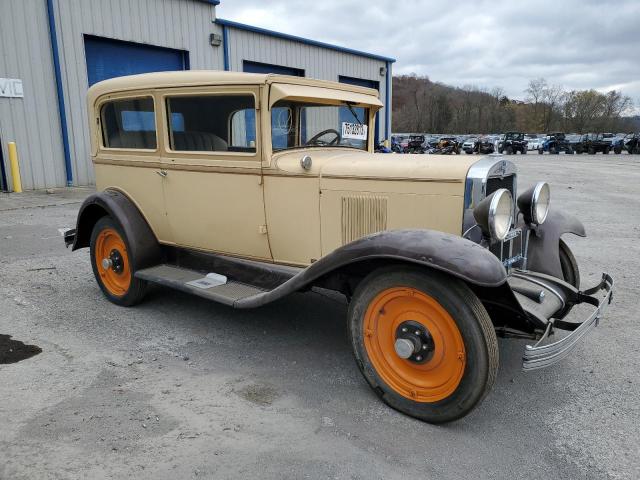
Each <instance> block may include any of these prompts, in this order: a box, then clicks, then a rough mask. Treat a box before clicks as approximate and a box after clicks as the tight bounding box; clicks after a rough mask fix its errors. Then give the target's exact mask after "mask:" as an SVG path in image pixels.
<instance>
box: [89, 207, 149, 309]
mask: <svg viewBox="0 0 640 480" xmlns="http://www.w3.org/2000/svg"><path fill="white" fill-rule="evenodd" d="M90 251H91V267H92V268H93V274H94V276H95V277H96V281H97V282H98V285H99V286H100V289H101V290H102V292H103V293H104V295H105V296H106V297H107V298H108V299H109V300H110V301H111V302H113V303H115V304H117V305H122V306H131V305H135V304H136V303H139V302H140V301H141V300H142V298H143V297H144V294H145V291H146V286H147V283H146V282H145V281H143V280H139V279H137V278H135V277H134V273H135V272H134V269H133V264H132V261H131V256H130V251H131V250H130V248H129V243H128V240H127V238H126V236H125V234H124V233H123V231H122V228H121V227H120V225H119V224H118V223H117V222H115V221H114V220H113V219H112V218H111V217H102V218H101V219H100V220H98V222H96V224H95V226H94V227H93V231H92V232H91V243H90Z"/></svg>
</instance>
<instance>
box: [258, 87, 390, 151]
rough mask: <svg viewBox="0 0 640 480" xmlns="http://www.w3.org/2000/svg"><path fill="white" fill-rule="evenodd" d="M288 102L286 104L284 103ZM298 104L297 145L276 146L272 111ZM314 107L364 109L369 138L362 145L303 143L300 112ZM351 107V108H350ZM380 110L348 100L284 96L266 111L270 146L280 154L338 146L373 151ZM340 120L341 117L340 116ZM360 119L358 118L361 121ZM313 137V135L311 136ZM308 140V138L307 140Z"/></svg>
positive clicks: (295, 120) (296, 110)
mask: <svg viewBox="0 0 640 480" xmlns="http://www.w3.org/2000/svg"><path fill="white" fill-rule="evenodd" d="M283 104H286V105H283ZM289 105H296V108H295V109H293V111H292V113H293V120H292V122H293V121H294V122H295V123H296V127H295V130H296V133H295V135H296V145H295V146H291V147H284V148H280V147H276V146H275V145H274V143H273V138H274V136H273V128H274V126H273V124H272V111H273V109H274V108H279V107H283V106H289ZM305 107H307V108H312V107H335V108H341V107H343V108H345V109H347V111H350V110H351V109H364V119H363V121H362V123H361V124H362V125H366V126H367V140H366V141H365V144H364V145H363V146H362V147H357V146H353V145H348V144H340V145H338V144H336V145H329V144H327V145H322V144H310V145H306V144H303V143H302V134H303V129H302V126H301V120H302V115H300V112H301V111H302V109H303V108H305ZM349 107H351V108H349ZM377 112H378V108H376V106H374V105H369V104H362V103H355V102H349V101H346V100H337V101H336V100H327V99H321V98H317V99H316V98H305V99H296V98H286V97H285V98H282V99H280V100H278V101H277V102H275V103H273V104H272V105H271V106H270V107H269V109H268V110H267V112H266V120H267V124H268V129H266V131H265V133H267V134H268V137H269V146H270V147H271V153H272V154H278V153H283V152H288V151H292V150H304V149H317V148H336V149H351V150H356V151H358V152H372V151H373V143H374V138H375V131H374V129H375V115H376V113H377ZM338 120H339V118H338ZM353 120H354V122H353V123H355V120H356V119H355V118H354V119H353ZM359 120H360V119H358V121H359ZM311 138H312V137H311ZM307 141H308V140H307Z"/></svg>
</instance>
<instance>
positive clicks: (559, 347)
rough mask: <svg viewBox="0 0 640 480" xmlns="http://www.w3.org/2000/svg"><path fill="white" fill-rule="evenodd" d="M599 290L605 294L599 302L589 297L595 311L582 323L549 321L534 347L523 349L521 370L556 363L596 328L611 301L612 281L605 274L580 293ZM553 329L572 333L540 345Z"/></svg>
mask: <svg viewBox="0 0 640 480" xmlns="http://www.w3.org/2000/svg"><path fill="white" fill-rule="evenodd" d="M601 290H604V291H605V292H606V294H605V296H604V297H603V298H602V299H600V300H597V299H595V298H593V297H591V299H592V300H593V302H589V303H594V305H595V306H596V309H595V310H594V311H593V313H591V315H590V316H589V317H588V318H587V319H586V320H584V321H583V322H581V323H568V322H564V321H561V320H554V319H551V320H549V324H548V325H547V329H546V330H545V332H544V334H543V335H542V337H541V338H540V340H539V341H538V342H537V343H536V344H535V345H527V346H526V347H525V350H524V356H523V357H522V370H524V371H525V372H528V371H530V370H537V369H539V368H545V367H549V366H551V365H554V364H556V363H558V362H559V361H561V360H562V359H564V358H566V357H567V356H568V355H569V354H570V353H571V351H572V350H573V349H574V348H575V346H576V345H577V344H578V342H579V341H580V339H581V338H582V337H584V336H585V334H586V333H587V332H589V331H591V330H592V329H594V328H595V327H597V326H598V323H599V322H600V318H602V314H603V312H604V309H605V308H606V306H607V305H609V304H610V303H611V300H612V299H613V279H612V278H611V276H610V275H608V274H606V273H605V274H603V275H602V281H601V282H600V284H599V285H597V286H596V287H593V288H590V289H588V290H585V291H584V292H581V294H582V295H585V296H591V295H593V294H595V293H597V292H599V291H601ZM554 327H556V328H562V329H565V330H572V331H571V333H569V334H568V335H567V336H565V337H563V338H561V339H560V340H558V341H556V342H553V343H548V344H545V345H541V344H542V343H543V342H544V341H545V340H546V339H547V338H549V335H550V334H552V333H553V331H554Z"/></svg>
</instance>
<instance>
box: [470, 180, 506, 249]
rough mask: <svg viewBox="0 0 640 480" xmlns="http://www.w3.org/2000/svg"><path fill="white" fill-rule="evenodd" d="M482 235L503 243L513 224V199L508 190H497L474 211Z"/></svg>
mask: <svg viewBox="0 0 640 480" xmlns="http://www.w3.org/2000/svg"><path fill="white" fill-rule="evenodd" d="M473 216H474V218H475V219H476V222H478V225H480V228H481V229H482V233H484V234H485V236H488V237H489V238H491V239H492V240H498V241H502V240H504V238H505V237H506V236H507V234H508V233H509V230H511V224H512V223H513V197H512V196H511V193H510V192H509V190H507V189H506V188H501V189H500V190H496V191H495V192H493V193H492V194H491V195H489V196H488V197H487V198H485V199H484V200H482V201H481V202H480V203H479V204H478V206H477V207H476V208H474V210H473Z"/></svg>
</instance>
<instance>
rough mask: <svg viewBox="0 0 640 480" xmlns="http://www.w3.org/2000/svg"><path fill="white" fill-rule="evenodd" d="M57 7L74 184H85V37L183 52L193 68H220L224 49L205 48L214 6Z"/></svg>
mask: <svg viewBox="0 0 640 480" xmlns="http://www.w3.org/2000/svg"><path fill="white" fill-rule="evenodd" d="M55 7H56V8H55V16H56V26H57V30H58V41H59V48H60V62H61V65H62V67H61V68H62V80H63V84H64V91H65V101H66V105H67V119H68V125H69V137H70V138H69V142H70V150H71V162H72V165H73V182H74V184H75V185H87V184H92V183H94V181H95V180H94V173H93V166H92V164H91V160H90V157H89V137H88V134H87V125H88V123H87V122H88V119H87V110H86V103H85V99H86V92H87V85H88V82H87V68H86V62H85V51H84V37H83V36H84V35H85V34H88V35H96V36H100V37H105V38H114V39H118V40H125V41H130V42H137V43H144V44H149V45H156V46H159V47H168V48H174V49H179V50H187V51H188V52H189V63H190V66H191V69H194V70H196V69H215V70H222V68H223V55H222V48H221V47H218V48H215V47H212V46H211V45H210V44H209V35H210V33H212V32H214V31H216V30H217V28H216V26H215V25H213V23H212V22H213V20H214V7H213V6H212V5H209V4H207V3H203V2H195V1H194V2H185V1H184V0H56V1H55ZM30 31H31V30H30ZM45 31H46V30H45ZM62 184H64V182H63V183H62Z"/></svg>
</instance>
